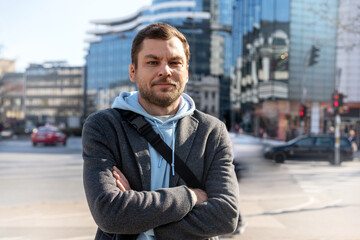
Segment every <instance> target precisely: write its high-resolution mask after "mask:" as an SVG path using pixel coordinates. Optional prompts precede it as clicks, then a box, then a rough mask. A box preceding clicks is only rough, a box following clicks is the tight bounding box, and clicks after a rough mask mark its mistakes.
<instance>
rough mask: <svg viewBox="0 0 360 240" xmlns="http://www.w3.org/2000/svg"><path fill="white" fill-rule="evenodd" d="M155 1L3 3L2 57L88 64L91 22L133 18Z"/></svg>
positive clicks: (22, 63) (22, 64) (21, 62)
mask: <svg viewBox="0 0 360 240" xmlns="http://www.w3.org/2000/svg"><path fill="white" fill-rule="evenodd" d="M150 4H151V0H130V1H129V0H0V58H2V59H10V60H15V61H16V63H15V67H16V71H19V72H22V71H25V69H26V67H28V65H29V64H30V63H38V64H41V63H43V62H45V61H67V62H68V63H69V65H71V66H82V65H84V64H85V59H84V57H85V55H86V51H85V50H84V49H85V48H86V47H87V46H88V44H87V43H86V42H85V41H84V40H85V39H87V38H90V37H91V35H89V34H87V33H86V31H88V30H91V29H94V28H95V25H94V24H91V23H90V21H91V20H98V19H109V18H110V19H111V18H118V17H123V16H127V15H130V14H132V13H134V12H136V11H137V10H138V9H139V8H141V7H143V6H148V5H150Z"/></svg>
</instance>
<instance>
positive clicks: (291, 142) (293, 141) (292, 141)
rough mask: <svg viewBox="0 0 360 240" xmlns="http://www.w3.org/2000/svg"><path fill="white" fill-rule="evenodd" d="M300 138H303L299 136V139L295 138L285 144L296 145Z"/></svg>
mask: <svg viewBox="0 0 360 240" xmlns="http://www.w3.org/2000/svg"><path fill="white" fill-rule="evenodd" d="M301 138H303V137H302V136H299V137H297V138H294V139H291V140H290V141H288V142H287V143H288V144H293V143H296V142H297V141H299V140H300V139H301Z"/></svg>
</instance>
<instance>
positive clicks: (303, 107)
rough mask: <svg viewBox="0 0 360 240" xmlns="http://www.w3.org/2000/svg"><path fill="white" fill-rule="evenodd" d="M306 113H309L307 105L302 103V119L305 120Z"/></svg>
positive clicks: (300, 112) (300, 113)
mask: <svg viewBox="0 0 360 240" xmlns="http://www.w3.org/2000/svg"><path fill="white" fill-rule="evenodd" d="M306 114H307V107H306V106H305V105H301V106H300V110H299V117H300V119H301V120H304V118H305V117H306Z"/></svg>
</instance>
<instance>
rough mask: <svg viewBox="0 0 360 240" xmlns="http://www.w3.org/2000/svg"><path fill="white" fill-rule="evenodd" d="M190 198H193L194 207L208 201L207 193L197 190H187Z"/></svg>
mask: <svg viewBox="0 0 360 240" xmlns="http://www.w3.org/2000/svg"><path fill="white" fill-rule="evenodd" d="M189 189H190V193H191V196H192V197H193V199H194V201H195V205H197V204H200V203H203V202H205V201H206V200H208V196H207V193H206V192H205V191H204V190H202V189H199V188H189Z"/></svg>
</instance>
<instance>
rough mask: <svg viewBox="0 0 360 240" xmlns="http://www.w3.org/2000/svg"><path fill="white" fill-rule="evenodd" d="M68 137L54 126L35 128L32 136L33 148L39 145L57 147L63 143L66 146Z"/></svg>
mask: <svg viewBox="0 0 360 240" xmlns="http://www.w3.org/2000/svg"><path fill="white" fill-rule="evenodd" d="M66 141H67V136H66V134H64V133H63V132H61V131H60V130H59V129H58V128H56V127H52V126H43V127H39V128H35V129H34V130H33V133H32V134H31V142H32V144H33V146H36V145H37V144H38V143H43V144H50V145H56V144H57V143H61V144H62V145H64V146H65V145H66Z"/></svg>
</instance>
